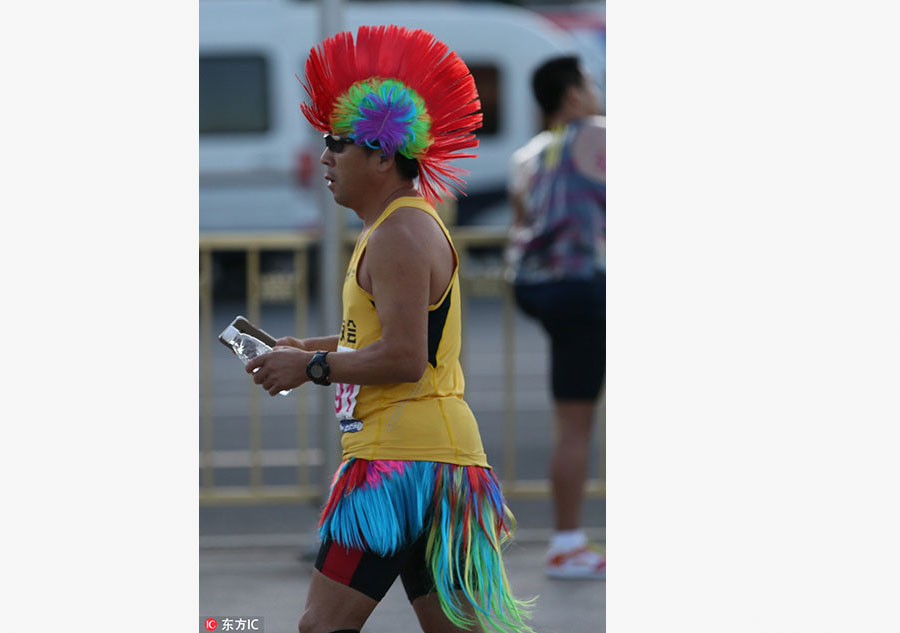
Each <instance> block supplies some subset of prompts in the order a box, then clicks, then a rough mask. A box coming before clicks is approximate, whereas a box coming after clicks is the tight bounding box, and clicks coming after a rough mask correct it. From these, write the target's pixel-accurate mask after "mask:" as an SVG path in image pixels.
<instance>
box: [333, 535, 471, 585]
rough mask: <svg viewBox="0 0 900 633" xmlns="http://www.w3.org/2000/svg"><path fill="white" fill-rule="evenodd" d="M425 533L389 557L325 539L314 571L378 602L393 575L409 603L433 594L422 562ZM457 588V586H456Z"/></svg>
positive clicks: (425, 563) (423, 558)
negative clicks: (398, 580) (398, 581)
mask: <svg viewBox="0 0 900 633" xmlns="http://www.w3.org/2000/svg"><path fill="white" fill-rule="evenodd" d="M426 540H427V534H426V533H423V534H422V536H420V537H419V539H418V540H417V541H415V542H414V543H413V544H412V545H409V546H408V547H405V548H403V549H401V550H400V551H398V552H396V553H395V554H393V555H392V556H378V555H377V554H375V553H373V552H371V551H368V550H361V549H356V548H352V547H345V546H343V545H340V544H338V543H335V542H334V541H332V540H331V539H326V540H325V541H324V542H323V543H322V546H321V547H320V548H319V555H318V556H317V557H316V569H318V570H319V571H320V572H322V573H323V574H324V575H325V576H327V577H328V578H331V579H332V580H335V581H337V582H339V583H341V584H342V585H347V586H348V587H351V588H352V589H356V590H357V591H359V592H361V593H364V594H365V595H367V596H369V597H370V598H372V599H373V600H378V601H381V599H382V598H384V596H385V594H387V592H388V589H390V588H391V585H393V584H394V581H395V580H396V579H397V576H400V580H401V581H402V582H403V588H404V589H405V590H406V597H407V598H408V599H409V601H410V602H412V601H413V600H415V599H416V598H419V597H421V596H424V595H425V594H427V593H432V592H433V591H435V586H434V579H433V578H432V575H431V570H430V569H429V567H428V564H427V561H426V560H425V544H426ZM457 589H459V586H458V585H457Z"/></svg>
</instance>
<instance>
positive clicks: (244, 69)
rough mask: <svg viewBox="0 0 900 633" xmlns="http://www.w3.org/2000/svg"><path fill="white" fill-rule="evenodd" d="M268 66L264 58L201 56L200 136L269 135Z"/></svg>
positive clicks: (249, 56)
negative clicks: (247, 133) (260, 133)
mask: <svg viewBox="0 0 900 633" xmlns="http://www.w3.org/2000/svg"><path fill="white" fill-rule="evenodd" d="M267 66H268V65H267V63H266V59H265V58H264V57H263V56H262V55H228V56H225V55H201V57H200V134H226V133H246V132H266V131H268V129H269V98H268V92H269V73H268V67H267Z"/></svg>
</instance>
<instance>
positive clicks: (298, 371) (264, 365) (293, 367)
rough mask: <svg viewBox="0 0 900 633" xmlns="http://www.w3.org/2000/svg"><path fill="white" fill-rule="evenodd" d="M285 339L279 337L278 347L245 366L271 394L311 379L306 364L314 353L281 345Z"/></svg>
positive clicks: (255, 379)
mask: <svg viewBox="0 0 900 633" xmlns="http://www.w3.org/2000/svg"><path fill="white" fill-rule="evenodd" d="M283 340H284V339H279V340H278V343H279V346H278V347H276V348H274V349H273V350H272V351H271V352H269V353H268V354H263V355H262V356H257V357H256V358H254V359H253V360H251V361H250V362H249V363H247V365H246V366H245V367H244V369H245V370H246V371H247V373H248V374H252V375H253V382H255V383H256V384H257V385H262V388H263V389H265V390H266V391H268V392H269V395H270V396H277V395H278V393H279V392H281V391H286V390H288V389H293V388H295V387H299V386H300V385H302V384H303V383H305V382H308V381H309V378H307V376H306V364H307V363H308V362H309V361H310V359H311V358H312V356H313V355H312V353H311V352H307V351H304V350H301V349H298V348H296V347H289V346H284V345H281V341H283ZM257 369H258V371H257Z"/></svg>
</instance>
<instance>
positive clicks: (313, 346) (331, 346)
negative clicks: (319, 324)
mask: <svg viewBox="0 0 900 633" xmlns="http://www.w3.org/2000/svg"><path fill="white" fill-rule="evenodd" d="M300 343H301V344H302V345H303V349H305V350H309V351H316V350H323V351H326V352H336V351H337V344H338V335H337V334H332V335H331V336H318V337H316V336H313V337H310V338H305V339H301V340H300Z"/></svg>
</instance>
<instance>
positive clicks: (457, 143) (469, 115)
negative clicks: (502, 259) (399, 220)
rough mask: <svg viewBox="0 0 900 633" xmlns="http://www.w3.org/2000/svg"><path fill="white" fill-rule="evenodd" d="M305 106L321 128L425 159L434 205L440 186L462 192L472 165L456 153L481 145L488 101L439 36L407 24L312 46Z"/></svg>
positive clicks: (422, 173) (427, 193)
mask: <svg viewBox="0 0 900 633" xmlns="http://www.w3.org/2000/svg"><path fill="white" fill-rule="evenodd" d="M303 87H304V88H305V89H306V93H307V94H308V95H309V98H310V103H303V104H301V105H300V109H301V110H302V111H303V114H304V115H305V116H306V118H307V120H308V121H309V122H310V124H311V125H312V126H313V127H315V128H316V129H318V130H320V131H322V132H332V133H334V134H339V135H342V136H349V137H350V138H352V139H353V141H354V142H355V143H356V144H357V145H366V146H368V147H372V148H381V150H382V151H383V152H384V153H385V154H387V155H391V156H392V155H394V154H396V153H398V152H399V153H400V154H402V155H403V156H405V157H407V158H414V159H416V160H417V161H418V163H419V188H420V190H421V193H422V195H423V196H424V197H425V198H426V199H427V200H429V201H431V202H433V201H435V200H436V199H438V198H440V197H441V195H440V193H439V192H438V189H440V191H442V192H444V193H448V194H450V195H451V196H453V192H452V191H451V188H453V189H456V190H457V191H459V192H460V193H462V187H463V185H465V181H464V180H463V179H462V178H461V175H462V174H465V173H466V172H465V170H463V169H460V168H458V167H451V166H450V165H448V164H447V161H449V160H452V159H454V158H475V156H476V154H469V153H463V150H467V149H470V148H473V147H477V146H478V140H477V139H476V138H475V130H476V129H478V128H479V127H481V118H482V116H481V102H480V101H479V99H478V91H477V90H476V89H475V80H474V79H472V74H471V73H470V72H469V69H468V68H467V67H466V64H465V63H464V62H463V60H462V59H460V57H459V55H457V54H456V53H454V52H453V51H451V50H450V48H449V47H448V46H447V45H446V44H444V43H443V42H439V41H438V40H436V39H435V37H434V35H432V34H431V33H429V32H427V31H423V30H422V29H416V30H410V29H407V28H404V27H401V26H394V25H391V26H361V27H360V28H359V31H358V32H357V34H356V43H355V44H354V42H353V34H352V33H350V32H349V31H343V32H341V33H338V34H337V35H335V36H333V37H330V38H328V39H327V40H325V41H324V42H322V43H321V44H319V46H317V47H315V48H313V49H312V50H310V53H309V59H307V61H306V80H305V81H304V82H303Z"/></svg>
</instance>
